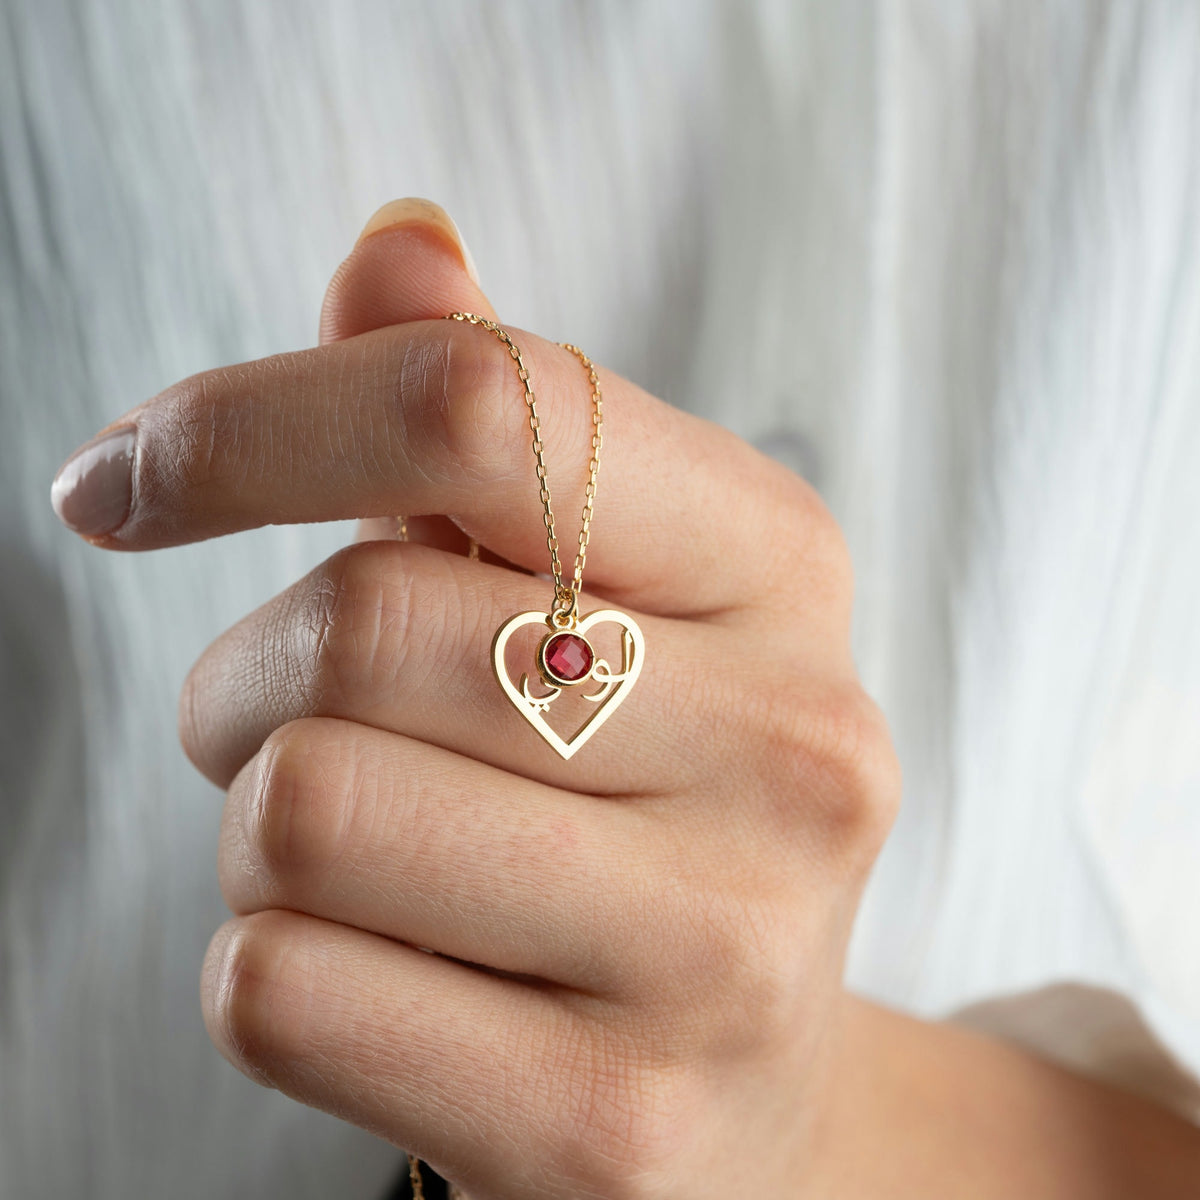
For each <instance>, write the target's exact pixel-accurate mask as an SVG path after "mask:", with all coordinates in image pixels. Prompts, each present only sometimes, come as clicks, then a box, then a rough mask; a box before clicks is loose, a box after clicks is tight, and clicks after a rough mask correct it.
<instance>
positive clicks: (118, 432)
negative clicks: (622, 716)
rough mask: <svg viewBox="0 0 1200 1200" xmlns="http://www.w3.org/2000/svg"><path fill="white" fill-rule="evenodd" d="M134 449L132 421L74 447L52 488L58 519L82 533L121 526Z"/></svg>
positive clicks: (125, 513) (126, 507) (130, 488)
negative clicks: (77, 447) (76, 447)
mask: <svg viewBox="0 0 1200 1200" xmlns="http://www.w3.org/2000/svg"><path fill="white" fill-rule="evenodd" d="M136 451H137V426H136V425H118V426H117V428H116V429H110V430H109V431H108V432H107V433H104V434H101V435H100V436H99V437H98V438H93V439H92V441H90V442H88V443H87V444H86V445H84V446H81V447H80V448H79V449H78V450H76V451H75V453H74V454H72V455H71V457H70V458H68V459H67V461H66V462H65V463H63V465H62V466H61V467H60V468H59V472H58V474H57V475H56V476H55V477H54V483H53V485H52V486H51V488H50V503H51V504H53V505H54V511H55V512H56V513H57V514H58V519H59V520H60V521H61V522H62V523H63V524H64V525H66V526H67V527H68V528H70V529H73V530H74V531H75V532H76V533H82V534H83V535H84V536H86V537H96V536H98V535H99V534H102V533H112V532H113V530H114V529H118V528H119V527H120V526H121V525H123V524H124V523H125V520H126V518H127V517H128V516H129V510H130V508H131V507H132V505H133V458H134V454H135V453H136Z"/></svg>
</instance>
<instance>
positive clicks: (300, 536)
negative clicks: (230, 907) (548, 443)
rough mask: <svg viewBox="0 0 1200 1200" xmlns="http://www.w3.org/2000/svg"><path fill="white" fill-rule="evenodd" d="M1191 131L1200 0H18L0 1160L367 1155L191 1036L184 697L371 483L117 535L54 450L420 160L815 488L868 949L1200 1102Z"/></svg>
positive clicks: (994, 1020) (561, 289)
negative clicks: (82, 538) (841, 562)
mask: <svg viewBox="0 0 1200 1200" xmlns="http://www.w3.org/2000/svg"><path fill="white" fill-rule="evenodd" d="M1198 172H1200V8H1198V7H1197V6H1196V5H1195V4H1193V3H1190V2H1188V0H1178V2H1174V3H1172V2H1170V0H1161V2H1159V0H1144V2H1143V3H1139V4H1117V3H1100V2H1099V0H1036V2H1034V0H1030V2H1029V3H1025V2H1023V0H1015V2H1014V0H970V2H967V0H942V2H940V3H939V2H937V0H878V2H877V3H870V2H869V0H862V2H859V3H838V4H830V3H823V2H820V0H812V2H811V3H794V2H788V3H785V2H780V3H774V4H766V3H763V4H756V5H749V4H747V5H727V4H722V3H720V2H719V0H711V2H708V3H702V2H700V0H675V2H673V3H666V2H664V3H655V4H652V5H639V4H633V3H605V4H599V3H595V4H563V5H548V4H538V3H532V2H531V3H510V4H503V5H501V4H491V3H486V2H484V0H479V2H476V3H459V2H453V0H451V2H446V3H441V2H439V3H437V4H434V3H427V4H395V3H384V2H382V0H380V2H379V3H335V2H334V0H322V2H318V0H255V3H253V4H241V3H237V2H236V0H213V2H211V3H205V4H194V3H189V2H186V0H161V2H159V3H156V4H153V5H150V4H144V3H140V2H138V0H112V2H110V3H105V4H99V3H87V2H85V0H77V2H74V3H68V2H66V0H9V3H8V4H7V5H5V6H4V8H3V10H2V11H0V413H2V421H3V428H2V431H0V432H2V437H3V446H4V456H3V467H2V468H0V547H2V549H3V555H2V557H0V669H2V675H0V705H2V709H0V785H2V789H3V791H2V795H0V922H2V924H0V1195H3V1196H5V1197H8V1196H12V1197H16V1198H21V1200H24V1198H26V1197H42V1196H46V1197H51V1196H54V1197H57V1196H66V1195H74V1194H87V1195H89V1196H91V1197H95V1198H98V1200H127V1198H129V1197H156V1196H165V1195H170V1196H172V1197H177V1198H180V1200H187V1198H190V1197H197V1198H199V1197H212V1196H220V1197H232V1198H238V1197H247V1198H249V1197H255V1198H262V1197H288V1198H297V1200H300V1198H307V1197H312V1198H314V1200H315V1198H317V1197H326V1196H330V1195H337V1196H362V1197H371V1196H374V1195H375V1194H377V1193H378V1191H379V1189H380V1188H381V1187H383V1186H384V1184H385V1182H386V1180H387V1179H388V1178H389V1177H390V1176H391V1175H392V1173H393V1172H394V1171H395V1169H396V1165H397V1152H396V1151H395V1150H394V1149H393V1148H391V1147H388V1146H386V1145H384V1144H382V1143H380V1142H376V1141H374V1140H373V1139H371V1138H370V1137H368V1136H367V1135H366V1134H364V1133H360V1132H359V1131H356V1130H354V1129H352V1128H350V1127H348V1126H345V1125H343V1124H341V1123H339V1122H337V1121H335V1120H334V1119H332V1118H328V1117H325V1116H323V1115H320V1114H317V1113H313V1112H309V1111H307V1110H305V1109H303V1108H301V1107H300V1106H298V1105H295V1104H293V1103H292V1102H291V1101H289V1100H287V1099H285V1098H284V1097H282V1096H280V1095H278V1094H276V1093H273V1092H268V1091H264V1090H262V1089H260V1088H258V1087H256V1086H255V1085H254V1084H252V1083H250V1082H249V1081H247V1080H245V1079H243V1078H242V1077H241V1076H240V1075H238V1074H237V1073H236V1072H235V1071H234V1070H233V1068H231V1067H229V1066H228V1065H227V1064H226V1063H225V1062H224V1061H223V1060H222V1059H221V1058H220V1057H219V1056H218V1054H217V1053H216V1051H215V1050H213V1049H212V1047H211V1046H210V1044H209V1042H208V1040H207V1037H206V1036H205V1033H204V1030H203V1027H202V1024H201V1019H200V1013H199V1004H198V1000H197V975H198V969H199V965H200V960H201V957H202V954H203V950H204V947H205V945H206V943H207V939H208V937H209V935H210V934H211V932H212V930H213V929H214V928H215V927H216V926H217V925H218V924H219V923H220V921H221V920H222V919H223V917H224V909H223V906H222V903H221V900H220V897H219V894H218V891H217V885H216V879H215V871H214V858H215V845H216V832H217V824H218V819H219V814H220V807H221V800H222V797H221V795H220V794H219V793H218V792H217V791H216V790H215V789H214V788H212V787H211V786H210V785H208V784H207V783H205V782H204V781H203V780H201V778H200V777H199V776H198V775H197V774H196V773H195V772H194V771H193V770H192V769H191V768H190V767H189V766H188V764H187V763H186V761H185V760H184V757H183V754H182V752H181V750H180V749H179V746H178V743H177V740H176V734H175V717H174V709H175V699H176V696H177V694H178V689H179V687H180V684H181V682H182V680H183V677H184V675H185V673H186V671H187V669H188V667H189V666H190V664H191V663H192V661H193V660H194V659H195V657H196V656H197V655H198V654H199V653H200V651H201V650H202V649H203V647H204V646H205V645H206V644H207V643H208V642H209V641H210V640H211V639H212V638H213V637H214V636H216V634H218V633H219V632H220V631H221V630H222V629H223V628H225V627H226V626H227V625H229V624H230V623H231V622H233V621H234V620H236V619H237V618H238V617H239V616H241V615H242V614H244V613H245V612H246V611H247V610H248V609H249V608H251V607H252V606H254V605H256V604H258V603H261V602H262V601H264V600H265V599H267V598H268V597H269V596H270V595H272V594H273V593H275V592H277V591H278V590H280V589H281V588H282V587H284V586H286V585H287V584H288V583H289V582H291V581H292V580H293V579H294V578H296V577H297V576H298V575H300V574H301V573H303V572H304V571H305V570H307V569H308V568H309V567H310V566H311V565H313V564H314V563H315V562H317V561H319V559H320V558H321V557H323V556H324V555H326V554H327V553H329V552H330V551H332V550H333V549H334V548H335V547H336V546H337V545H339V544H340V543H342V542H343V541H345V540H346V539H347V537H348V536H349V531H348V527H347V526H345V525H337V526H330V527H307V528H292V529H271V530H266V531H261V532H256V533H250V534H245V535H240V536H238V537H236V538H232V539H227V540H225V541H222V542H217V543H212V544H207V545H201V546H195V547H189V548H186V549H180V550H172V551H167V552H163V553H158V554H152V555H144V556H120V555H104V554H101V553H98V552H96V551H92V550H90V549H89V548H88V547H86V546H85V545H83V544H82V543H81V542H79V541H78V540H77V539H75V538H74V537H72V536H71V535H70V534H68V533H67V532H66V531H65V530H63V529H62V528H60V527H59V526H58V524H57V522H56V521H55V519H54V517H53V514H52V512H51V510H50V506H49V502H48V490H49V483H50V479H51V477H52V475H53V473H54V470H55V468H56V467H57V465H58V464H59V462H60V461H61V459H62V458H63V457H64V456H65V455H66V454H67V453H68V452H69V451H70V450H71V449H72V448H73V447H74V446H75V445H77V444H78V443H79V442H81V441H82V440H84V439H85V438H87V437H88V436H90V435H91V433H92V432H94V431H95V430H96V429H98V428H99V427H100V426H101V425H103V424H104V423H106V422H107V421H109V420H110V419H112V418H113V417H114V416H116V415H118V414H119V413H121V412H123V411H124V410H126V409H127V408H129V407H131V406H133V405H134V404H136V403H138V402H140V401H141V400H143V399H145V398H147V397H148V396H150V395H153V394H154V393H155V392H157V391H159V390H160V389H161V388H163V387H165V386H166V385H167V384H169V383H171V382H173V381H175V380H176V379H179V378H181V377H183V376H185V375H187V374H189V373H191V372H194V371H197V370H201V369H203V368H207V367H210V366H215V365H218V364H222V363H229V362H233V361H238V360H244V359H248V358H256V357H260V356H262V355H266V354H271V353H274V352H277V351H283V350H289V349H295V348H299V347H302V346H305V345H310V344H312V343H313V341H314V339H315V333H316V322H317V314H318V310H319V304H320V299H321V295H322V292H323V290H324V287H325V284H326V282H327V281H328V279H329V276H330V275H331V273H332V272H333V270H334V268H335V267H336V265H337V264H338V262H339V261H340V259H341V258H342V257H343V256H344V255H345V254H346V253H347V252H348V250H349V249H350V246H351V244H352V242H353V239H354V237H355V235H356V233H357V231H358V229H359V227H360V226H361V224H362V222H363V221H364V220H365V218H366V217H367V216H368V215H369V214H370V212H371V211H372V210H373V209H374V208H375V207H376V206H377V205H378V204H380V203H382V202H383V201H385V200H387V199H390V198H393V197H396V196H404V195H424V196H429V197H431V198H433V199H436V200H438V201H439V202H440V203H442V204H443V205H444V206H445V207H446V208H447V209H448V210H449V211H450V212H451V214H452V215H453V216H454V218H455V219H456V221H457V222H458V223H459V225H460V227H461V228H462V230H463V232H464V234H465V236H466V238H467V240H468V242H469V243H470V247H471V251H472V253H473V255H474V258H475V260H476V262H477V264H478V267H479V271H480V274H481V277H482V280H483V286H484V288H485V289H486V290H487V291H488V293H489V295H490V297H491V298H492V300H493V302H494V303H495V305H496V307H497V308H498V310H499V311H500V313H501V314H502V316H503V317H504V319H506V320H508V321H511V322H513V323H514V324H518V325H521V326H523V327H526V328H532V329H536V330H539V331H542V332H544V333H545V334H546V335H547V336H551V337H555V338H563V339H570V340H575V341H577V342H578V343H579V344H581V345H583V346H584V347H586V349H587V351H588V353H589V354H591V355H592V356H593V357H595V358H596V359H597V360H598V361H600V362H602V363H604V364H606V365H607V366H609V367H611V368H613V369H614V370H617V371H619V372H621V373H622V374H625V375H627V376H629V377H631V378H633V379H635V380H637V381H638V382H639V383H641V384H643V385H644V386H646V387H648V388H649V389H650V390H652V391H655V392H657V393H658V394H659V395H662V396H664V397H665V398H667V399H669V400H671V401H672V402H674V403H676V404H678V405H680V406H682V407H685V408H688V409H691V410H693V411H696V412H699V413H702V414H704V415H706V416H709V417H712V418H713V419H715V420H718V421H721V422H723V423H725V424H727V425H729V426H730V427H732V428H733V429H734V430H736V431H737V432H738V433H739V434H741V435H743V436H744V437H746V438H748V439H750V440H752V441H754V442H755V443H757V444H758V445H760V446H761V447H763V448H764V449H766V450H767V451H768V452H770V453H772V454H774V455H776V456H777V457H779V458H781V459H782V460H783V461H785V462H787V463H788V464H789V465H791V466H793V467H795V468H796V469H797V470H800V471H802V472H804V473H805V474H807V475H808V476H809V477H810V478H811V479H812V480H813V481H814V482H815V483H816V485H817V486H818V487H819V488H820V490H821V491H822V493H823V494H824V495H825V497H826V498H827V500H828V502H829V504H830V505H831V506H832V508H833V510H834V512H835V514H836V516H837V517H838V518H839V520H840V521H841V522H842V525H843V528H844V529H845V532H846V536H847V538H848V540H849V542H850V546H851V549H852V551H853V554H854V558H855V563H856V567H857V572H858V580H859V592H858V603H857V610H856V628H855V637H856V650H857V655H858V661H859V664H860V667H861V670H862V673H863V676H864V678H865V680H866V682H867V685H868V687H869V689H870V690H871V692H872V694H873V695H875V696H876V697H877V698H878V699H879V701H880V702H881V703H882V705H883V706H884V709H885V711H886V712H887V715H888V717H889V719H890V721H891V724H892V728H893V730H894V733H895V737H896V740H897V744H898V747H899V750H900V755H901V759H902V762H903V765H904V769H905V776H906V786H905V804H904V809H903V813H902V815H901V817H900V821H899V824H898V826H897V828H896V831H895V834H894V836H893V837H892V839H891V841H890V843H889V845H888V846H887V848H886V850H885V852H884V854H883V857H882V859H881V861H880V863H879V866H878V869H877V871H876V873H875V876H874V878H873V881H872V884H871V887H870V890H869V892H868V895H867V898H866V901H865V903H864V907H863V911H862V917H861V921H860V923H859V928H858V930H857V933H856V937H855V941H854V944H853V947H852V955H851V961H850V967H849V977H850V982H851V983H852V985H853V986H855V987H856V988H858V989H860V990H863V991H865V992H866V993H868V994H870V995H872V996H874V997H878V998H880V999H882V1000H885V1001H887V1002H889V1003H892V1004H895V1005H898V1006H900V1007H903V1008H906V1009H909V1010H911V1011H915V1012H918V1013H921V1014H925V1015H928V1016H944V1015H948V1014H951V1013H954V1012H956V1011H958V1010H960V1009H967V1010H968V1011H967V1012H966V1013H965V1014H964V1018H963V1019H969V1020H972V1021H974V1022H975V1023H977V1024H979V1025H981V1026H983V1027H985V1028H988V1029H991V1030H993V1031H996V1032H999V1033H1001V1034H1003V1035H1007V1036H1012V1037H1017V1038H1020V1039H1022V1040H1024V1041H1025V1042H1027V1043H1029V1044H1031V1045H1034V1046H1037V1047H1039V1048H1040V1049H1041V1050H1042V1051H1043V1052H1045V1053H1050V1054H1054V1055H1057V1056H1058V1057H1060V1058H1062V1059H1063V1060H1064V1061H1068V1062H1070V1063H1071V1064H1072V1065H1074V1066H1075V1067H1076V1068H1078V1069H1080V1070H1084V1071H1094V1072H1096V1073H1098V1074H1102V1075H1104V1076H1105V1077H1108V1078H1113V1079H1116V1080H1117V1081H1119V1082H1121V1083H1123V1084H1124V1085H1125V1086H1129V1087H1134V1088H1139V1089H1141V1090H1144V1091H1147V1092H1150V1093H1151V1094H1154V1095H1156V1096H1158V1097H1159V1098H1160V1099H1163V1100H1165V1101H1166V1102H1168V1103H1171V1104H1173V1105H1174V1106H1175V1107H1176V1108H1178V1109H1179V1110H1180V1111H1183V1112H1187V1113H1190V1114H1192V1115H1193V1116H1196V1115H1197V1114H1200V1099H1198V1090H1197V1085H1196V1079H1197V1073H1198V1072H1200V869H1198V866H1200V622H1198V621H1197V614H1198V613H1200V217H1198V216H1197V213H1198V212H1200V204H1198V202H1200V174H1198ZM721 502H722V499H721V497H719V496H714V497H713V498H712V503H713V504H714V505H718V504H720V503H721ZM594 534H595V537H597V538H602V537H603V536H604V511H603V493H601V497H600V504H599V508H598V512H597V517H596V523H595V526H594Z"/></svg>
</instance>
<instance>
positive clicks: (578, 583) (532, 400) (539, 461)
mask: <svg viewBox="0 0 1200 1200" xmlns="http://www.w3.org/2000/svg"><path fill="white" fill-rule="evenodd" d="M446 319H447V320H448V321H465V322H467V323H468V324H471V325H479V326H481V327H482V328H484V329H486V330H488V331H489V332H490V333H494V334H495V335H496V337H498V338H499V339H500V340H501V341H502V342H503V343H504V344H505V346H507V347H508V353H509V356H510V357H511V358H512V360H513V361H514V362H515V363H516V364H517V377H518V378H519V379H520V380H521V383H522V384H524V386H525V405H526V407H527V408H528V409H529V431H530V433H531V434H532V435H533V456H534V460H535V464H536V470H535V473H536V475H537V481H538V497H539V498H540V500H541V502H542V521H543V523H544V524H545V526H546V547H547V549H548V550H549V551H550V573H551V576H552V577H553V579H554V606H555V611H556V612H558V613H562V614H564V616H566V617H568V618H570V619H572V620H573V618H574V615H575V609H576V605H577V602H578V597H579V591H580V589H581V588H582V586H583V568H584V566H585V564H586V563H587V550H588V541H589V540H590V538H591V526H592V512H593V510H594V508H595V505H596V476H597V475H598V474H599V472H600V447H601V446H602V445H603V444H604V437H603V432H602V425H603V420H604V415H603V414H604V410H603V400H602V398H601V396H600V377H599V376H598V375H597V374H596V368H595V366H594V365H593V363H592V360H591V359H590V358H588V356H587V355H586V354H584V352H583V351H582V350H580V349H579V347H578V346H572V345H571V344H570V343H569V342H559V345H560V346H562V348H563V349H564V350H569V351H570V352H571V353H572V354H574V355H575V357H576V358H578V359H579V361H580V362H581V363H582V364H583V366H584V369H585V370H586V371H587V373H588V382H589V383H590V384H591V386H592V401H593V409H592V457H591V460H590V461H589V462H588V481H587V486H586V487H585V488H584V493H583V521H582V524H581V526H580V529H579V543H578V548H577V550H576V553H575V570H574V572H573V574H572V577H571V582H570V584H567V583H564V582H563V568H562V560H561V558H560V557H559V543H558V534H557V533H556V532H555V527H554V509H553V507H552V505H551V502H550V481H549V480H548V479H547V477H546V454H545V451H546V447H545V444H544V443H543V442H542V421H541V418H540V417H539V416H538V410H537V397H536V396H535V395H534V391H533V384H532V382H531V381H530V376H529V368H528V367H527V366H526V365H525V359H524V356H523V355H522V354H521V351H520V349H519V348H518V346H517V344H516V343H515V342H514V341H513V340H512V338H511V337H509V335H508V332H507V330H505V329H503V328H502V327H501V326H499V325H497V324H496V322H495V321H489V320H488V319H487V318H486V317H480V316H477V315H476V314H475V313H468V312H456V313H451V314H450V315H449V316H448V317H447V318H446Z"/></svg>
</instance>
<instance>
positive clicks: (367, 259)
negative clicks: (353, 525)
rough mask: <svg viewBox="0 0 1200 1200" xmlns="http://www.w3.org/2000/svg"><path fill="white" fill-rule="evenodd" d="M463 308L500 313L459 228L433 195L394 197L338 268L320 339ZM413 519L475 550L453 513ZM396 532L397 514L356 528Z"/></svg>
mask: <svg viewBox="0 0 1200 1200" xmlns="http://www.w3.org/2000/svg"><path fill="white" fill-rule="evenodd" d="M459 310H466V311H467V312H476V313H482V314H484V315H485V316H494V312H493V309H492V307H491V305H490V304H489V303H488V300H487V297H486V296H484V294H483V293H482V292H481V291H480V289H479V277H478V275H477V274H476V273H475V264H474V261H473V260H472V258H471V254H470V251H469V250H468V249H467V247H466V244H465V243H464V242H463V240H462V235H461V234H460V233H459V230H458V226H457V225H455V223H454V221H453V220H452V219H451V217H450V214H449V213H447V212H446V210H445V209H444V208H442V207H441V206H440V205H437V204H434V203H433V201H432V200H422V199H419V198H416V197H409V198H407V199H404V200H393V201H391V202H390V203H388V204H385V205H384V206H383V207H382V208H381V209H379V210H378V211H377V212H376V213H375V214H374V215H373V216H372V217H371V219H370V220H369V221H368V222H367V224H366V226H365V227H364V229H363V231H362V233H361V234H359V237H358V241H357V243H356V244H355V246H354V249H353V250H352V251H351V252H350V255H349V256H348V257H347V258H346V259H345V261H344V262H343V263H342V264H341V266H339V267H338V269H337V271H335V272H334V275H333V279H332V280H331V281H330V283H329V287H328V288H327V289H326V291H325V301H324V304H323V305H322V307H321V329H320V338H319V340H320V342H321V344H322V345H326V344H328V343H329V342H337V341H343V340H345V339H346V338H350V337H355V336H357V335H358V334H360V333H369V332H370V331H371V330H373V329H383V328H384V327H385V326H388V325H401V324H403V323H404V322H406V321H423V320H433V319H435V318H437V317H441V316H443V315H444V314H445V313H448V312H457V311H459ZM407 524H408V529H407V540H409V541H413V542H420V543H421V544H422V545H424V546H437V547H438V548H439V549H444V550H450V551H452V552H454V553H462V554H465V553H466V552H467V547H468V542H469V539H468V538H467V536H466V535H465V534H464V533H463V532H462V531H461V530H460V529H459V528H458V526H457V525H455V524H454V523H453V522H452V521H450V520H448V519H447V518H446V517H440V516H428V517H423V518H414V519H413V520H411V521H408V522H407ZM395 536H396V528H395V526H394V524H393V523H392V521H391V519H390V518H383V517H380V518H374V519H372V520H368V521H361V522H359V528H358V530H357V532H356V538H357V540H359V541H368V540H370V539H372V538H378V537H388V538H394V537H395Z"/></svg>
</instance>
